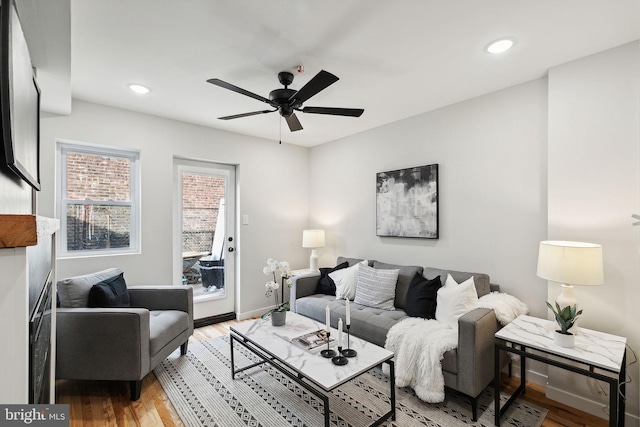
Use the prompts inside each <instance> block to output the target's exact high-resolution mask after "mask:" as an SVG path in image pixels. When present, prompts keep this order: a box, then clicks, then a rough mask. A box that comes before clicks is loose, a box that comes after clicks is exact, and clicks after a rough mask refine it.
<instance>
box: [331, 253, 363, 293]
mask: <svg viewBox="0 0 640 427" xmlns="http://www.w3.org/2000/svg"><path fill="white" fill-rule="evenodd" d="M360 264H362V265H368V261H367V260H366V259H365V260H362V261H360V262H359V263H357V264H355V265H352V266H351V267H347V268H342V269H340V270H336V271H332V272H331V273H329V277H331V280H333V283H335V284H336V299H347V298H348V299H350V300H352V301H353V298H354V297H355V296H356V285H357V283H358V268H359V267H360Z"/></svg>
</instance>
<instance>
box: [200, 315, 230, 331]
mask: <svg viewBox="0 0 640 427" xmlns="http://www.w3.org/2000/svg"><path fill="white" fill-rule="evenodd" d="M235 319H236V314H235V313H233V312H232V313H224V314H218V315H216V316H211V317H205V318H203V319H196V320H194V321H193V327H194V328H202V327H203V326H208V325H213V324H214V323H222V322H228V321H229V320H235Z"/></svg>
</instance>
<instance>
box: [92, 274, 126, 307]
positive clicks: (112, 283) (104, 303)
mask: <svg viewBox="0 0 640 427" xmlns="http://www.w3.org/2000/svg"><path fill="white" fill-rule="evenodd" d="M87 305H88V306H89V307H92V308H93V307H131V302H130V300H129V291H128V290H127V284H126V282H125V281H124V274H123V273H120V274H119V275H117V276H114V277H110V278H108V279H105V280H103V281H102V282H100V283H97V284H95V285H93V286H92V287H91V290H90V291H89V302H88V304H87Z"/></svg>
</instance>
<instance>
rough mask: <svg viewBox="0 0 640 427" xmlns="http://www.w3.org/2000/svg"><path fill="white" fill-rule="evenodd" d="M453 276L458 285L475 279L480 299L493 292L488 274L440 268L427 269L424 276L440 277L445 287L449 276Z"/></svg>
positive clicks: (429, 277)
mask: <svg viewBox="0 0 640 427" xmlns="http://www.w3.org/2000/svg"><path fill="white" fill-rule="evenodd" d="M448 274H451V277H453V278H454V280H455V281H456V282H458V283H462V282H464V281H465V280H467V279H469V278H470V277H473V282H474V283H475V286H476V291H477V292H478V297H482V296H484V295H487V294H489V293H490V292H491V280H490V278H489V276H488V275H487V274H484V273H466V272H463V271H453V270H443V269H440V268H431V267H425V269H424V272H423V274H422V275H423V276H424V277H426V278H427V279H433V278H434V277H436V276H440V281H441V282H442V285H443V286H444V282H445V281H446V280H447V275H448Z"/></svg>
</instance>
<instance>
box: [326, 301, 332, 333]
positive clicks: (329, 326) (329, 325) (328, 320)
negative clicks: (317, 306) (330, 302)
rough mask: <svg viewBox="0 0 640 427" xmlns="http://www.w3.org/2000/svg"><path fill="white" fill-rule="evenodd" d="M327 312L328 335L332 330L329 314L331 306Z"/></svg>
mask: <svg viewBox="0 0 640 427" xmlns="http://www.w3.org/2000/svg"><path fill="white" fill-rule="evenodd" d="M325 312H326V317H327V333H329V332H330V328H331V317H330V314H329V306H327V309H326V311H325Z"/></svg>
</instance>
